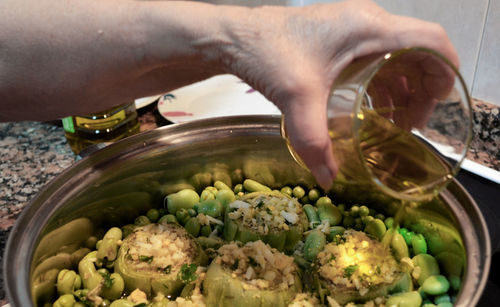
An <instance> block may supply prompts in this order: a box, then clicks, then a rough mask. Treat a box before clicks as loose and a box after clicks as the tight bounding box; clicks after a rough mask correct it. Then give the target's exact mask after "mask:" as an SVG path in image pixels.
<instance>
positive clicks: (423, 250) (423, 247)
mask: <svg viewBox="0 0 500 307" xmlns="http://www.w3.org/2000/svg"><path fill="white" fill-rule="evenodd" d="M411 247H412V248H413V253H415V255H418V254H427V242H426V241H425V238H424V236H423V235H422V234H420V233H418V234H415V235H413V236H412V238H411Z"/></svg>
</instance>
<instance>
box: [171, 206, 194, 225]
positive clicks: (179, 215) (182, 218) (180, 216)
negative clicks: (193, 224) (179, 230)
mask: <svg viewBox="0 0 500 307" xmlns="http://www.w3.org/2000/svg"><path fill="white" fill-rule="evenodd" d="M175 218H176V219H177V221H179V223H181V224H182V225H184V224H186V222H187V221H188V220H189V218H190V216H189V213H188V212H187V210H186V209H179V210H177V212H175Z"/></svg>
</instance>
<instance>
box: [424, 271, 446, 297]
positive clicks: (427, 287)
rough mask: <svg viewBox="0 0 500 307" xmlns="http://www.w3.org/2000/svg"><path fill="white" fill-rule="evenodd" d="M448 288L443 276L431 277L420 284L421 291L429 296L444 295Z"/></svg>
mask: <svg viewBox="0 0 500 307" xmlns="http://www.w3.org/2000/svg"><path fill="white" fill-rule="evenodd" d="M449 288H450V283H449V282H448V279H446V277H444V276H443V275H431V276H429V277H427V278H426V279H425V280H424V282H423V284H422V290H424V292H425V293H427V294H430V295H440V294H444V293H446V292H448V289H449Z"/></svg>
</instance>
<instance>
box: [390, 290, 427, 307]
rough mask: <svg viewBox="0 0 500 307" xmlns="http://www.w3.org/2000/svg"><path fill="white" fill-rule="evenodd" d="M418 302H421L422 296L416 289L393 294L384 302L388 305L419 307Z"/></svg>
mask: <svg viewBox="0 0 500 307" xmlns="http://www.w3.org/2000/svg"><path fill="white" fill-rule="evenodd" d="M420 304H422V298H421V297H420V294H418V292H417V291H412V292H404V293H397V294H393V295H391V296H390V297H389V298H388V299H387V302H386V303H385V305H386V306H388V307H389V306H391V307H392V306H395V307H419V306H420Z"/></svg>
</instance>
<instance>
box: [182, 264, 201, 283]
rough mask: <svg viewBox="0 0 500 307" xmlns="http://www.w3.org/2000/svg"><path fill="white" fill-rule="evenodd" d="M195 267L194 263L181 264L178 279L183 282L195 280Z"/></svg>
mask: <svg viewBox="0 0 500 307" xmlns="http://www.w3.org/2000/svg"><path fill="white" fill-rule="evenodd" d="M197 268H198V266H197V265H196V264H194V263H191V264H183V265H182V267H181V271H180V272H179V279H180V280H181V281H182V282H183V283H185V284H188V283H190V282H193V281H195V280H196V278H198V276H197V275H196V269H197Z"/></svg>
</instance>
